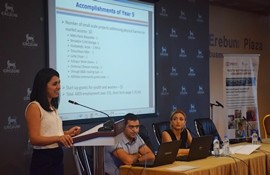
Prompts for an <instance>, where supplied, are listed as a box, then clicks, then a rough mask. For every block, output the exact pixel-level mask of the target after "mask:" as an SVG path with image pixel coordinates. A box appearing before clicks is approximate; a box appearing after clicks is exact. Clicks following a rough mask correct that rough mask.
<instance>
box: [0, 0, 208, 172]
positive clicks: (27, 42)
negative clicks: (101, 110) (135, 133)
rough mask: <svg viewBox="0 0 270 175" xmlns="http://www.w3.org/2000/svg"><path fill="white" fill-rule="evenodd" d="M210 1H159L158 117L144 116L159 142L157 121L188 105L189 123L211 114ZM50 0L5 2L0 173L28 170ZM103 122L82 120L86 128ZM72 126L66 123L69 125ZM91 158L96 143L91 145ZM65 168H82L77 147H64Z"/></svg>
mask: <svg viewBox="0 0 270 175" xmlns="http://www.w3.org/2000/svg"><path fill="white" fill-rule="evenodd" d="M207 2H208V1H206V0H203V1H202V0H200V1H196V0H183V1H179V0H170V1H166V0H161V1H159V2H158V3H157V7H156V18H157V20H156V29H157V30H156V38H157V39H156V48H157V50H156V58H157V65H156V68H157V69H156V73H157V85H156V87H157V108H158V117H156V118H143V119H141V122H142V124H144V125H145V126H146V127H147V129H148V130H149V133H150V137H151V140H152V142H153V143H154V145H155V147H157V143H156V140H155V138H154V133H153V131H152V126H151V124H152V123H153V122H158V121H164V120H168V119H169V116H170V113H171V111H173V110H175V109H176V108H181V109H183V110H184V111H185V112H186V113H187V116H188V119H187V120H188V124H187V127H189V128H191V129H192V131H193V132H194V124H193V119H194V118H198V117H209V71H208V70H209V59H208V58H209V55H208V45H209V41H208V31H209V21H208V20H209V16H208V14H209V13H208V3H207ZM45 7H46V0H29V1H20V0H12V1H1V2H0V26H1V28H0V38H1V42H0V70H1V72H0V82H1V86H0V92H1V95H2V96H1V99H0V106H1V113H0V126H1V128H0V138H1V142H0V154H1V157H2V158H4V160H2V161H1V162H0V174H5V175H17V174H21V175H24V174H28V169H29V164H30V158H31V153H32V149H31V145H29V144H28V141H27V140H28V136H27V129H26V124H25V118H24V110H25V107H26V105H27V104H28V102H29V95H30V92H31V88H32V83H33V79H34V76H35V74H36V72H37V71H38V70H39V69H40V68H42V67H44V66H46V62H47V60H48V57H47V46H46V43H47V37H46V22H45V21H46V10H45V9H46V8H45ZM96 124H97V123H91V124H85V125H82V128H83V130H86V129H89V128H91V127H92V126H94V125H96ZM67 127H69V126H65V128H67ZM88 151H89V156H90V159H91V148H88ZM64 152H65V160H64V162H65V165H66V166H65V171H66V174H67V175H69V174H70V175H73V174H76V169H75V164H74V161H73V157H72V150H71V149H64Z"/></svg>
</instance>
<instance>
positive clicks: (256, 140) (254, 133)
mask: <svg viewBox="0 0 270 175" xmlns="http://www.w3.org/2000/svg"><path fill="white" fill-rule="evenodd" d="M251 140H252V145H257V144H258V134H257V132H256V131H253V133H252V135H251Z"/></svg>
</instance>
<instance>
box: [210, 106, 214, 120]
mask: <svg viewBox="0 0 270 175" xmlns="http://www.w3.org/2000/svg"><path fill="white" fill-rule="evenodd" d="M214 105H215V104H213V103H210V109H211V115H210V119H211V120H213V106H214Z"/></svg>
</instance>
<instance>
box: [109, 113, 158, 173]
mask: <svg viewBox="0 0 270 175" xmlns="http://www.w3.org/2000/svg"><path fill="white" fill-rule="evenodd" d="M139 126H140V122H139V120H138V118H137V116H136V115H134V114H131V113H129V114H127V115H126V116H125V129H124V131H123V133H121V136H120V138H121V139H120V140H119V142H118V143H117V144H116V145H114V146H108V147H105V157H104V161H105V162H104V169H105V170H104V171H105V173H106V174H109V175H118V174H119V167H120V166H121V165H131V164H133V163H135V162H138V161H139V162H143V161H147V160H151V161H153V160H154V159H155V155H154V154H153V152H152V151H151V149H150V148H149V147H148V146H147V145H146V144H145V143H144V141H143V139H142V138H141V137H140V136H139V134H138V133H139Z"/></svg>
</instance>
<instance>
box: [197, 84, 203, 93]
mask: <svg viewBox="0 0 270 175" xmlns="http://www.w3.org/2000/svg"><path fill="white" fill-rule="evenodd" d="M197 94H204V90H203V87H202V86H201V85H199V86H198V91H197Z"/></svg>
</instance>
